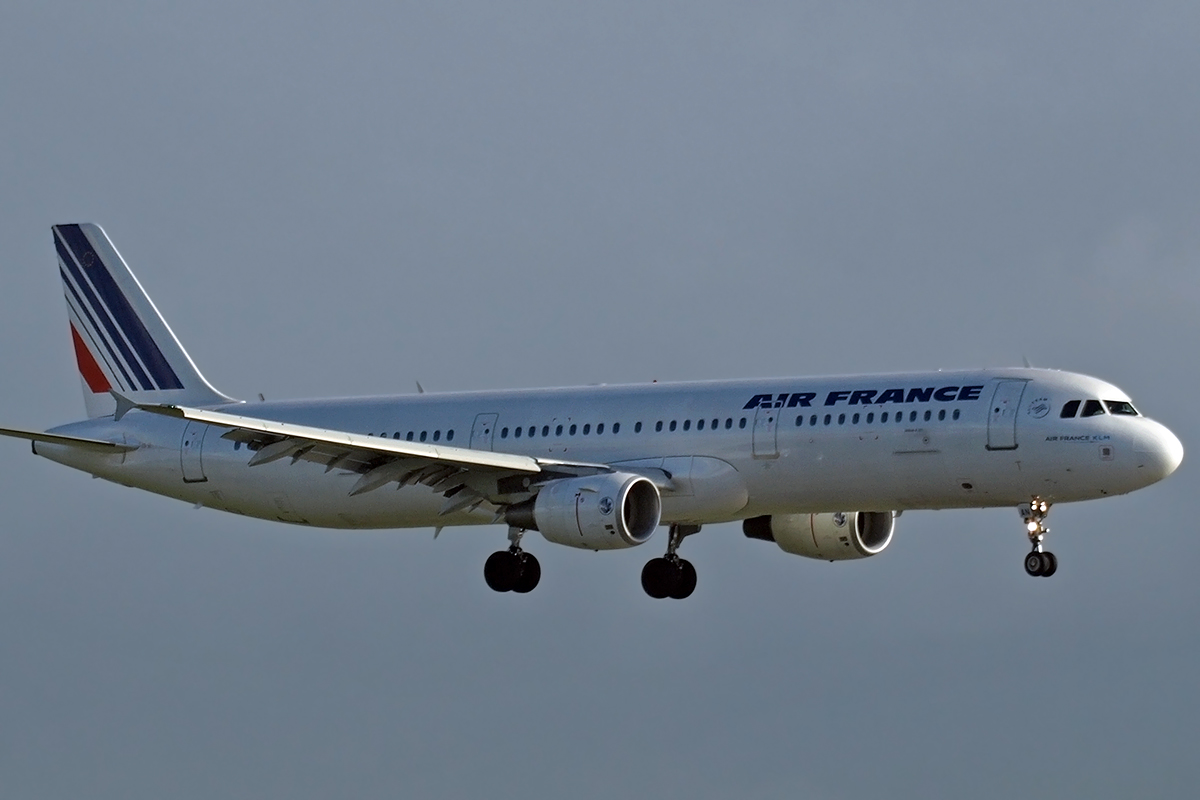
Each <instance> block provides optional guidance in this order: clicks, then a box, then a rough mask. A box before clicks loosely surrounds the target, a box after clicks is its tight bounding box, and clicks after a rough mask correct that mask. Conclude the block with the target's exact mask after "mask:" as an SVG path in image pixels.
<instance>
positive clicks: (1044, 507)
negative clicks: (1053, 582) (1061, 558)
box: [1018, 496, 1058, 578]
mask: <svg viewBox="0 0 1200 800" xmlns="http://www.w3.org/2000/svg"><path fill="white" fill-rule="evenodd" d="M1018 510H1019V511H1020V512H1021V518H1022V519H1023V520H1025V533H1026V534H1027V535H1028V536H1029V544H1030V546H1031V548H1032V549H1031V550H1030V551H1029V555H1027V556H1025V573H1026V574H1027V575H1032V576H1033V577H1038V578H1049V577H1050V576H1051V575H1053V574H1054V573H1055V572H1057V571H1058V559H1057V558H1056V557H1055V556H1054V553H1051V552H1049V551H1048V550H1043V549H1042V537H1044V536H1045V535H1046V534H1047V533H1049V532H1050V529H1049V528H1047V527H1046V515H1047V514H1049V513H1050V504H1049V503H1047V502H1046V501H1045V500H1043V499H1042V498H1040V497H1036V496H1035V497H1034V498H1033V500H1032V501H1031V502H1030V503H1029V505H1025V506H1021V507H1020V508H1019V509H1018Z"/></svg>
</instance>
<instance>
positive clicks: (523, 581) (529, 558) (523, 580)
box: [513, 553, 542, 594]
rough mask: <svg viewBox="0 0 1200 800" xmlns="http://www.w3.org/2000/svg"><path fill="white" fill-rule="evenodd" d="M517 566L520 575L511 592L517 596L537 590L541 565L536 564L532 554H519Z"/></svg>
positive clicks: (536, 561)
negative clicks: (519, 568)
mask: <svg viewBox="0 0 1200 800" xmlns="http://www.w3.org/2000/svg"><path fill="white" fill-rule="evenodd" d="M519 564H520V567H521V575H520V577H519V578H517V582H516V584H515V585H514V586H513V591H514V592H516V593H517V594H526V593H528V592H532V591H533V590H534V589H535V588H537V585H538V581H540V580H541V579H542V565H541V564H539V563H538V560H537V559H536V558H534V556H533V554H532V553H521V557H520V559H519Z"/></svg>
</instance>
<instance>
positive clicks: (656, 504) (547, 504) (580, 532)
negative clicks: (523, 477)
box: [504, 472, 662, 550]
mask: <svg viewBox="0 0 1200 800" xmlns="http://www.w3.org/2000/svg"><path fill="white" fill-rule="evenodd" d="M661 516H662V501H661V499H660V498H659V495H658V489H657V488H655V486H654V484H653V483H651V482H650V481H649V480H647V479H646V478H644V477H642V476H641V475H633V474H630V473H628V472H612V473H606V474H602V475H589V476H586V477H583V478H559V479H557V480H552V481H550V482H549V483H547V484H546V485H544V486H543V487H542V488H541V491H539V492H538V494H537V496H536V497H534V498H533V499H531V500H526V501H525V502H523V503H518V504H516V505H513V506H509V508H508V510H507V511H506V512H505V513H504V521H505V522H507V523H508V524H509V525H512V526H514V527H517V528H525V529H526V530H535V531H540V532H541V534H542V536H544V537H546V539H547V540H548V541H551V542H554V543H555V544H565V545H569V546H570V547H579V548H582V549H584V550H616V549H620V548H625V547H633V546H634V545H637V544H642V543H643V542H645V541H646V540H647V539H649V538H650V535H651V534H653V533H654V529H655V528H657V527H658V521H659V518H660V517H661Z"/></svg>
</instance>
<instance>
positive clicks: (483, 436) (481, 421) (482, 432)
mask: <svg viewBox="0 0 1200 800" xmlns="http://www.w3.org/2000/svg"><path fill="white" fill-rule="evenodd" d="M498 419H500V415H499V414H476V415H475V424H474V425H472V426H471V449H472V450H491V449H492V437H493V436H495V435H496V420H498Z"/></svg>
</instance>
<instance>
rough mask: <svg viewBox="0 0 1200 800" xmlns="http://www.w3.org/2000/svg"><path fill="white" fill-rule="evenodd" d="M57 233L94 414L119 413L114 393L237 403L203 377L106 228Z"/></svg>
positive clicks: (62, 228) (74, 337)
mask: <svg viewBox="0 0 1200 800" xmlns="http://www.w3.org/2000/svg"><path fill="white" fill-rule="evenodd" d="M53 230H54V247H55V249H56V250H57V251H58V268H59V272H60V273H61V274H62V281H63V291H64V293H65V294H66V297H67V312H68V314H69V316H70V321H71V341H72V343H73V344H74V345H75V360H76V361H77V362H78V364H79V374H80V377H81V378H82V379H83V399H84V403H85V404H86V405H87V413H88V416H89V417H103V416H107V415H109V414H112V413H113V412H114V411H115V409H116V400H115V399H114V398H113V396H112V394H111V392H112V391H114V390H115V391H118V392H120V393H121V394H123V395H126V396H128V397H129V398H131V399H132V400H134V401H136V402H139V403H178V404H183V405H194V406H204V405H215V404H218V403H228V402H232V401H233V399H232V398H230V397H226V396H225V395H223V394H221V393H220V392H218V391H217V390H216V389H214V388H213V387H212V386H211V385H209V383H208V381H206V380H204V376H203V375H201V374H200V370H198V369H196V365H195V364H193V363H192V360H191V359H190V358H189V357H188V354H187V352H186V351H185V350H184V349H183V345H181V344H180V343H179V340H178V339H176V338H175V334H174V333H172V332H171V329H170V327H168V326H167V323H166V321H165V320H164V319H163V318H162V315H161V314H159V313H158V309H157V308H155V307H154V303H153V302H151V300H150V297H149V296H148V295H147V294H146V292H145V290H144V289H142V285H141V284H140V283H138V279H137V278H135V277H134V275H133V272H131V271H130V269H129V267H128V266H126V264H125V260H124V259H122V258H121V254H120V253H118V252H117V250H116V248H115V247H113V244H112V242H110V241H109V239H108V236H107V235H106V234H105V233H104V231H103V230H101V228H100V226H98V225H92V224H89V223H84V224H81V225H55V226H54V228H53Z"/></svg>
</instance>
